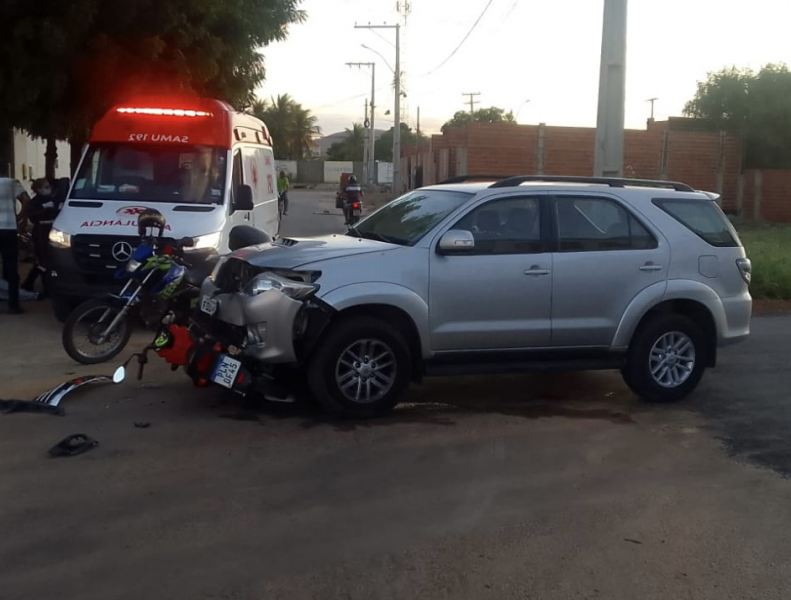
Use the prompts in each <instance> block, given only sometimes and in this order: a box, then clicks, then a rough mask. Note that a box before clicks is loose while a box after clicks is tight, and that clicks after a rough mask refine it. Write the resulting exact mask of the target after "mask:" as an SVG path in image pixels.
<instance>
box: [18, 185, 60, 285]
mask: <svg viewBox="0 0 791 600" xmlns="http://www.w3.org/2000/svg"><path fill="white" fill-rule="evenodd" d="M33 192H34V194H35V195H34V196H33V198H32V199H31V200H30V201H28V203H27V204H26V205H25V209H24V211H23V214H24V216H25V217H26V218H27V219H28V220H29V221H30V222H31V223H33V233H32V237H33V257H34V259H35V262H34V264H33V268H32V269H30V272H29V273H28V275H27V277H26V278H25V281H24V283H22V289H23V290H27V291H29V292H32V291H34V289H33V288H34V287H35V285H36V279H38V278H39V277H41V281H42V284H44V285H45V282H46V279H45V276H46V273H47V268H48V267H49V260H48V256H49V231H50V229H52V222H53V221H54V220H55V217H57V216H58V213H59V212H60V209H61V201H59V200H58V199H57V198H56V195H55V194H54V193H53V188H52V185H51V184H50V182H49V180H47V179H43V178H42V179H37V180H36V181H34V182H33ZM39 297H40V298H44V297H46V285H45V288H44V293H43V294H42V295H41V296H39Z"/></svg>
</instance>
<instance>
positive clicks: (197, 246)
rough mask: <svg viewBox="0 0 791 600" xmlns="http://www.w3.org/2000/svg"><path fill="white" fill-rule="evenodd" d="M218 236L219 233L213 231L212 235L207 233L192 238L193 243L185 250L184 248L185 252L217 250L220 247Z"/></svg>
mask: <svg viewBox="0 0 791 600" xmlns="http://www.w3.org/2000/svg"><path fill="white" fill-rule="evenodd" d="M220 235H221V233H220V232H219V231H215V232H214V233H207V234H206V235H199V236H198V237H195V238H192V239H193V240H194V241H195V243H194V244H193V245H192V246H190V247H187V248H184V251H185V252H189V251H190V250H205V249H206V248H217V247H218V246H219V245H220Z"/></svg>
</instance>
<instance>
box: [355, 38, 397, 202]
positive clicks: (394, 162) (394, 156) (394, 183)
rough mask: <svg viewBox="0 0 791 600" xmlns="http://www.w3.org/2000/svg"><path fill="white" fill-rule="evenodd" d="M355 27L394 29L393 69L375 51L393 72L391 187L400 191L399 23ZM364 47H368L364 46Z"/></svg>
mask: <svg viewBox="0 0 791 600" xmlns="http://www.w3.org/2000/svg"><path fill="white" fill-rule="evenodd" d="M354 28H355V29H370V30H375V29H395V69H393V68H392V67H391V66H390V65H389V64H388V63H387V61H386V60H385V59H384V57H383V56H382V55H381V54H379V53H378V52H376V51H375V50H374V51H373V52H375V54H377V55H378V56H380V57H381V58H382V60H385V64H386V65H387V67H388V68H389V69H390V70H391V71H392V72H393V75H394V76H395V77H393V79H395V86H394V87H395V94H394V97H393V113H394V115H393V116H394V118H393V121H394V123H393V187H392V190H393V191H395V192H400V191H401V24H400V23H396V24H395V25H387V24H384V25H371V24H370V23H369V24H368V25H357V24H356V23H355V25H354ZM365 47H366V49H369V48H368V47H367V46H365Z"/></svg>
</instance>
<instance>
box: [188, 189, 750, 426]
mask: <svg viewBox="0 0 791 600" xmlns="http://www.w3.org/2000/svg"><path fill="white" fill-rule="evenodd" d="M715 199H716V195H714V194H710V193H704V192H697V191H695V190H693V189H692V188H690V187H689V186H687V185H684V184H680V183H674V182H667V181H645V180H623V179H591V178H574V177H512V178H508V179H504V180H500V181H491V182H476V183H470V182H461V183H456V182H454V183H446V184H442V185H434V186H430V187H425V188H421V189H418V190H415V191H413V192H409V193H408V194H406V195H404V196H401V197H400V198H397V199H396V200H393V201H392V202H390V203H389V204H387V205H386V206H384V207H383V208H380V209H379V210H378V211H376V212H374V213H372V214H371V215H370V216H368V217H367V218H365V219H364V220H363V221H361V222H360V223H358V224H357V226H356V227H353V228H352V229H351V230H350V231H349V232H348V233H346V234H345V235H330V236H325V237H319V238H312V239H290V238H286V239H280V240H278V241H276V242H274V243H272V244H265V245H262V246H254V247H249V248H245V249H242V250H239V251H237V252H235V253H233V254H232V255H230V256H229V257H227V258H225V259H224V260H223V261H222V262H221V263H220V264H219V265H218V267H217V268H216V269H215V272H214V273H213V275H212V276H211V277H210V278H208V279H207V280H206V281H205V282H204V284H203V288H202V302H201V304H202V307H203V309H204V311H205V312H210V313H211V314H212V315H213V317H214V320H215V322H216V323H222V324H225V325H227V326H228V327H230V328H232V329H233V330H234V331H236V332H237V335H238V337H237V343H236V344H235V345H234V346H233V348H234V351H235V355H236V358H237V359H238V361H239V362H241V363H243V364H245V365H247V366H248V367H249V368H250V371H251V372H253V373H259V374H264V376H265V377H264V379H265V380H266V381H270V382H271V381H273V380H274V379H275V377H274V376H275V374H276V373H277V372H278V367H280V368H282V366H284V365H290V366H291V367H292V368H293V367H296V368H297V372H299V373H303V374H305V375H306V377H307V382H308V385H309V387H310V390H311V393H312V394H313V395H314V396H315V397H316V398H317V399H318V400H319V401H320V402H321V403H322V405H323V406H324V407H325V408H326V409H328V410H330V411H332V412H335V413H340V414H344V415H351V416H373V415H377V414H381V413H383V412H386V411H388V410H389V409H391V408H392V407H393V406H394V405H395V404H396V403H397V402H398V399H399V398H400V397H401V396H402V394H403V393H404V392H405V390H406V388H407V387H408V385H409V383H410V382H411V381H419V380H420V379H421V378H422V377H423V376H428V375H435V374H442V375H447V374H451V373H458V374H468V373H477V372H504V371H522V370H528V369H559V370H577V369H618V370H620V371H621V373H622V374H623V378H624V381H625V382H626V384H627V385H628V386H629V387H630V388H631V389H632V390H633V391H634V392H635V393H636V394H638V395H639V396H641V397H643V398H645V399H647V400H651V401H672V400H678V399H680V398H683V397H684V396H686V395H687V394H689V393H690V392H691V391H692V390H693V389H694V388H695V387H696V386H697V384H698V382H699V381H700V379H701V377H702V375H703V371H704V370H705V369H706V367H713V366H714V365H715V362H716V357H717V348H718V346H722V345H725V344H730V343H733V342H737V341H739V340H742V339H744V338H745V337H747V335H748V334H749V328H750V315H751V308H752V300H751V298H750V294H749V291H748V284H749V282H750V274H751V265H750V261H749V260H748V259H747V258H746V256H745V252H744V248H743V247H742V245H741V242H740V241H739V238H738V236H737V234H736V231H735V230H734V229H733V227H732V226H731V224H730V223H729V221H728V220H727V218H726V217H725V215H724V214H723V213H722V211H721V210H720V209H719V207H718V205H717V203H716V201H715Z"/></svg>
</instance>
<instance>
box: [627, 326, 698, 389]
mask: <svg viewBox="0 0 791 600" xmlns="http://www.w3.org/2000/svg"><path fill="white" fill-rule="evenodd" d="M675 334H679V335H675ZM674 335H675V339H678V340H679V342H678V343H679V344H681V346H679V348H683V349H685V350H684V355H682V356H677V355H675V354H674V355H673V356H672V357H668V360H670V361H671V362H664V363H663V364H664V366H662V365H661V364H660V365H657V363H656V361H659V362H663V361H664V360H665V358H661V357H665V356H667V355H665V354H663V352H664V349H663V347H662V345H663V342H664V341H668V340H673V339H674V337H672V336H674ZM680 336H685V337H686V338H687V340H688V341H689V342H690V344H691V347H692V351H693V352H694V359H693V360H692V361H691V362H690V361H689V360H688V359H689V357H690V355H689V354H688V349H687V348H688V346H687V345H686V342H685V341H684V340H683V338H681V337H680ZM660 340H662V341H661V342H660ZM656 344H660V345H659V346H657V348H656V352H657V356H656V358H655V359H654V360H655V363H654V365H655V366H657V378H655V377H654V375H653V374H652V368H651V367H652V363H651V352H652V350H653V349H654V346H655V345H656ZM674 352H675V351H674ZM707 363H708V357H707V344H706V339H705V336H704V334H703V330H702V329H701V328H700V327H698V326H697V325H696V324H695V322H694V321H692V320H690V319H689V318H687V317H684V316H682V315H673V314H666V315H657V316H655V317H653V318H651V319H650V320H648V321H647V322H645V323H643V324H642V325H641V326H640V328H639V329H638V330H637V332H636V333H635V335H634V337H633V338H632V343H631V345H630V347H629V354H628V356H627V360H626V366H625V367H624V369H623V371H622V375H623V379H624V381H625V382H626V385H628V386H629V387H630V388H631V390H632V391H633V392H634V393H635V394H637V395H638V396H640V397H641V398H643V399H644V400H647V401H649V402H676V401H678V400H681V399H683V398H685V397H686V396H688V395H689V394H690V393H691V392H692V391H693V390H694V389H695V388H696V387H697V385H698V383H700V379H701V377H703V372H704V371H705V370H706V364H707ZM669 365H670V366H669ZM674 369H675V373H677V374H681V376H682V377H683V374H684V373H687V375H686V378H685V379H683V381H682V380H680V379H679V378H676V379H679V380H678V381H677V382H675V381H672V380H673V379H674V373H673V370H674ZM663 374H664V376H663ZM658 379H664V380H665V384H664V385H662V384H660V383H659V381H658Z"/></svg>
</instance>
